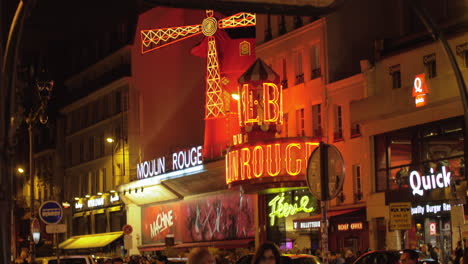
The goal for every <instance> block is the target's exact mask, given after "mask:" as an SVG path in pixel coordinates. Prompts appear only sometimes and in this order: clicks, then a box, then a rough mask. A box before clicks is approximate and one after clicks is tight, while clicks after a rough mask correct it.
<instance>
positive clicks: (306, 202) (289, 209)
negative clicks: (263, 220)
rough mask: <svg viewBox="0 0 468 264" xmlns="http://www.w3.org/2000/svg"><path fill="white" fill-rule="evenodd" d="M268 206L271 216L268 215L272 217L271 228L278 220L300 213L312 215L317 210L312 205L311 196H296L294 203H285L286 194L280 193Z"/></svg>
mask: <svg viewBox="0 0 468 264" xmlns="http://www.w3.org/2000/svg"><path fill="white" fill-rule="evenodd" d="M268 206H269V207H270V214H269V215H268V216H269V217H270V226H274V225H275V219H276V218H283V217H288V216H290V215H295V214H297V213H299V212H305V213H310V212H312V211H314V210H315V208H314V207H313V206H311V205H310V198H309V196H307V195H304V196H301V197H299V196H295V197H294V201H292V202H290V203H288V202H286V201H285V196H284V193H280V194H278V195H276V196H275V197H274V198H273V199H271V200H270V201H269V202H268Z"/></svg>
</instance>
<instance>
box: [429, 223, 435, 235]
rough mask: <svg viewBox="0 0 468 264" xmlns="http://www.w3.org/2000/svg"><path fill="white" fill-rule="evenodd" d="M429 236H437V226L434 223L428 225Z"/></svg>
mask: <svg viewBox="0 0 468 264" xmlns="http://www.w3.org/2000/svg"><path fill="white" fill-rule="evenodd" d="M429 235H431V236H435V235H437V224H436V223H434V222H431V223H430V224H429Z"/></svg>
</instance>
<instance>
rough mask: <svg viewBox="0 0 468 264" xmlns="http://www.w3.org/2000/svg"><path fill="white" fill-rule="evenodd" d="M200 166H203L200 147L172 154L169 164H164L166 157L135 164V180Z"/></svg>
mask: <svg viewBox="0 0 468 264" xmlns="http://www.w3.org/2000/svg"><path fill="white" fill-rule="evenodd" d="M201 164H203V159H202V147H201V146H198V147H193V148H190V149H186V150H181V151H178V152H174V153H172V154H171V155H170V164H166V157H159V158H155V159H153V160H150V161H144V162H142V163H140V164H137V178H138V179H145V178H148V177H154V176H158V175H160V174H164V173H166V172H169V171H178V170H184V169H187V168H191V167H195V166H198V165H201ZM167 165H169V166H167Z"/></svg>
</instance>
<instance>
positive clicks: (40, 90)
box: [18, 71, 54, 262]
mask: <svg viewBox="0 0 468 264" xmlns="http://www.w3.org/2000/svg"><path fill="white" fill-rule="evenodd" d="M44 72H45V71H42V72H41V73H44ZM35 88H36V91H37V95H38V98H39V103H38V104H37V105H36V106H35V107H31V109H30V112H29V114H28V116H27V117H26V118H25V121H26V124H27V125H28V135H29V179H30V184H31V185H30V190H29V191H30V194H29V195H30V198H29V200H30V207H31V208H30V211H31V213H30V214H31V216H30V220H31V222H32V221H33V220H34V216H35V212H34V167H33V144H34V142H33V126H34V125H35V124H37V123H38V121H39V122H40V123H41V124H43V125H44V124H46V123H47V121H48V120H49V117H48V115H47V106H48V103H49V101H50V99H51V97H52V90H53V88H54V81H38V80H36V86H35ZM23 171H24V169H23ZM18 172H19V170H18ZM29 250H30V254H31V262H34V258H35V246H34V240H33V239H32V234H31V240H30V243H29Z"/></svg>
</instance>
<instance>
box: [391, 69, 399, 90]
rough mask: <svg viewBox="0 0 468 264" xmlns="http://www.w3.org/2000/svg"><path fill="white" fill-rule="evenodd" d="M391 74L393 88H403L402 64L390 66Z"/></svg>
mask: <svg viewBox="0 0 468 264" xmlns="http://www.w3.org/2000/svg"><path fill="white" fill-rule="evenodd" d="M390 76H391V77H392V88H393V89H397V88H401V71H400V64H397V65H394V66H392V67H390Z"/></svg>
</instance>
